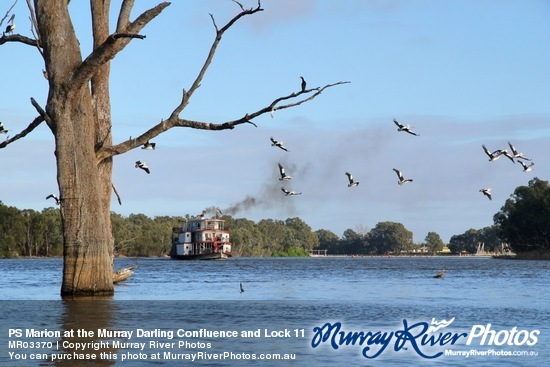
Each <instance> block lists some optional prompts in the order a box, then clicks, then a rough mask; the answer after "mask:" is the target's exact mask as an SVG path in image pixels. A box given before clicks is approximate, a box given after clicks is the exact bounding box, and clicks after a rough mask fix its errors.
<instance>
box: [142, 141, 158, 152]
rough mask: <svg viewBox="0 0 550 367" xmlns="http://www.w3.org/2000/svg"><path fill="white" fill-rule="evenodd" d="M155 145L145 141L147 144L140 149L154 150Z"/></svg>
mask: <svg viewBox="0 0 550 367" xmlns="http://www.w3.org/2000/svg"><path fill="white" fill-rule="evenodd" d="M156 145H157V143H150V142H149V141H147V143H145V144H143V146H142V147H141V149H145V150H154V149H155V146H156Z"/></svg>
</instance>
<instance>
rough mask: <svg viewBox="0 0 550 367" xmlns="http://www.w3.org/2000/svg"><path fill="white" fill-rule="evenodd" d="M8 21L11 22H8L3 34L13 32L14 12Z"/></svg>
mask: <svg viewBox="0 0 550 367" xmlns="http://www.w3.org/2000/svg"><path fill="white" fill-rule="evenodd" d="M8 23H11V24H8V26H7V27H6V31H5V32H4V34H6V33H9V34H13V31H15V14H13V15H12V16H11V18H10V20H8Z"/></svg>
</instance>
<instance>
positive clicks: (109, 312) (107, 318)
mask: <svg viewBox="0 0 550 367" xmlns="http://www.w3.org/2000/svg"><path fill="white" fill-rule="evenodd" d="M62 303H63V309H64V312H63V322H62V325H61V330H62V335H63V337H62V338H61V341H60V342H59V346H60V349H59V352H58V353H55V354H54V355H52V359H54V358H55V359H54V360H53V362H54V363H55V365H56V366H71V367H72V366H90V361H91V360H94V366H111V365H114V364H115V363H116V359H114V358H116V353H117V349H115V348H113V340H112V339H109V338H108V337H105V336H100V335H99V333H100V331H102V330H112V329H113V320H114V319H115V317H116V316H115V315H116V313H117V312H118V311H119V306H118V305H117V304H116V303H115V302H114V301H113V299H112V298H111V297H106V298H100V299H98V298H97V297H94V298H78V299H67V300H63V301H62ZM92 356H95V358H93V357H92ZM59 358H63V359H61V360H60V359H59Z"/></svg>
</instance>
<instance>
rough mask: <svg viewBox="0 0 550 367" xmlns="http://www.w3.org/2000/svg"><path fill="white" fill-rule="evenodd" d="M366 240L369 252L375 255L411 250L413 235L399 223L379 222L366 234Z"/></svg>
mask: <svg viewBox="0 0 550 367" xmlns="http://www.w3.org/2000/svg"><path fill="white" fill-rule="evenodd" d="M367 240H368V244H369V248H370V250H371V252H373V253H376V254H387V253H394V254H400V253H402V252H405V251H408V250H411V249H412V248H413V245H414V244H413V233H412V232H411V231H409V230H407V229H406V228H405V226H403V224H401V223H395V222H380V223H378V224H376V226H375V227H374V228H373V229H372V230H371V231H370V232H369V233H368V235H367Z"/></svg>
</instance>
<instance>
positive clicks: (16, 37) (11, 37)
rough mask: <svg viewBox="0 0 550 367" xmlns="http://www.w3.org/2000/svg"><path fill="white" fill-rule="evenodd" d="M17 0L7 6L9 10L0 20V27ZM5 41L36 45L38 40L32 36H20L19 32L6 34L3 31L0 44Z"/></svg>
mask: <svg viewBox="0 0 550 367" xmlns="http://www.w3.org/2000/svg"><path fill="white" fill-rule="evenodd" d="M17 1H18V0H15V2H14V3H13V5H12V6H11V7H10V8H9V10H8V11H7V12H6V15H4V17H3V18H2V20H0V27H1V26H2V23H3V22H4V20H6V18H7V17H8V16H9V14H10V12H11V10H12V9H13V7H14V6H15V4H17ZM6 42H20V43H23V44H26V45H29V46H36V47H38V42H37V41H36V40H33V39H32V38H29V37H25V36H22V35H20V34H12V35H9V36H8V35H6V34H5V33H2V37H0V45H3V44H4V43H6Z"/></svg>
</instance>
